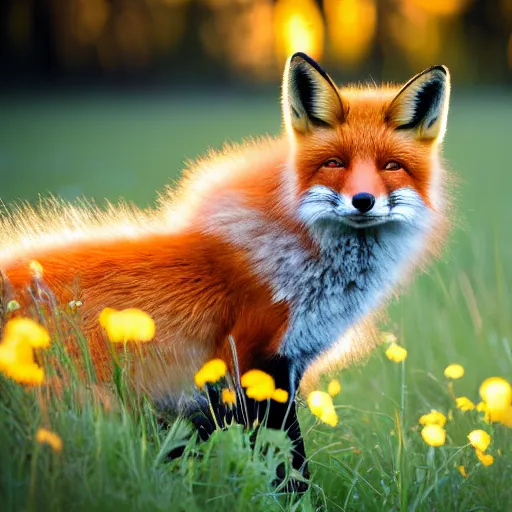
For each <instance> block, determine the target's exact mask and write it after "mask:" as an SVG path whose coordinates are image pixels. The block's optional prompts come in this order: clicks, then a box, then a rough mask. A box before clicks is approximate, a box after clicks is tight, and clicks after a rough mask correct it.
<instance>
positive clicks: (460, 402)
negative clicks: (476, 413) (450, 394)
mask: <svg viewBox="0 0 512 512" xmlns="http://www.w3.org/2000/svg"><path fill="white" fill-rule="evenodd" d="M455 403H456V404H457V408H459V409H460V410H461V411H463V412H465V411H471V410H473V409H474V408H475V404H474V403H473V402H472V401H471V400H470V399H469V398H468V397H466V396H459V397H458V398H456V399H455Z"/></svg>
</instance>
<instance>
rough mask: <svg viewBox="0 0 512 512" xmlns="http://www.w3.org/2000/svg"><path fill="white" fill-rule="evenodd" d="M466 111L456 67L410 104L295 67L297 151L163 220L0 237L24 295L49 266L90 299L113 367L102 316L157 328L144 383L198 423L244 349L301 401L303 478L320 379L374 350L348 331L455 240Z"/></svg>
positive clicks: (406, 98)
mask: <svg viewBox="0 0 512 512" xmlns="http://www.w3.org/2000/svg"><path fill="white" fill-rule="evenodd" d="M449 95H450V76H449V72H448V70H447V68H446V67H444V66H433V67H431V68H429V69H427V70H425V71H423V72H422V73H420V74H418V75H416V76H415V77H414V78H412V79H411V80H410V81H409V82H407V83H406V84H405V85H404V86H403V87H401V88H398V87H393V86H383V87H375V86H368V87H360V86H351V87H342V88H338V87H337V86H336V85H335V84H334V82H333V81H332V80H331V78H330V77H329V76H328V75H327V74H326V73H325V72H324V71H323V70H322V69H321V67H320V66H319V65H318V64H317V63H316V62H315V61H314V60H312V59H311V58H310V57H308V56H307V55H305V54H303V53H296V54H294V55H293V56H291V57H290V59H289V60H288V62H287V64H286V68H285V72H284V80H283V95H282V107H283V117H284V132H285V133H284V135H283V136H282V137H280V138H275V139H274V138H266V139H261V140H256V141H253V142H249V143H246V144H244V145H241V146H235V147H230V148H228V149H226V150H225V151H224V152H221V153H217V154H212V155H210V156H208V157H207V158H205V159H202V160H199V161H198V162H197V163H196V164H195V165H194V166H193V167H192V168H191V169H189V170H187V171H186V173H185V175H184V177H183V179H182V180H181V183H180V184H179V186H178V187H177V189H176V190H172V191H171V190H169V191H168V192H166V194H165V195H163V196H162V197H161V198H160V203H159V206H158V208H156V209H154V210H144V211H142V210H138V209H136V208H135V207H130V206H126V205H125V206H120V207H116V208H114V207H112V208H110V209H109V210H108V211H99V210H95V209H92V208H80V207H75V206H67V205H61V204H59V203H57V202H51V203H48V204H47V205H46V206H45V207H43V209H42V211H36V210H30V209H24V210H23V209H22V211H21V212H19V213H17V214H12V215H11V216H9V217H7V218H5V219H4V221H3V224H2V225H1V228H0V229H1V232H2V234H1V237H2V249H1V252H0V268H1V269H2V271H3V273H4V275H5V276H6V279H7V281H8V282H9V283H10V284H11V286H12V287H13V289H15V290H17V292H18V293H19V294H21V295H22V294H23V293H24V292H23V291H24V290H25V289H26V285H27V284H28V283H29V282H30V281H31V272H30V270H29V265H28V263H29V262H30V261H31V260H34V259H35V260H37V261H38V262H40V263H41V265H42V267H43V269H44V279H45V282H46V283H47V284H48V286H49V287H50V288H51V289H52V290H53V291H54V293H55V296H56V297H57V300H59V301H60V302H61V303H63V304H67V303H68V302H69V301H71V300H75V301H76V300H80V301H82V303H83V306H82V307H81V318H82V322H83V327H84V330H85V332H86V334H87V336H88V338H89V340H90V345H91V350H92V351H93V353H94V357H95V358H96V362H97V364H98V367H101V365H102V358H103V357H104V355H105V354H104V353H103V352H102V349H101V347H102V346H103V345H102V343H100V341H99V340H102V339H103V333H102V331H101V327H100V324H99V322H98V317H99V314H100V311H101V310H102V309H103V308H105V307H107V306H108V307H112V308H117V309H124V308H128V307H138V308H140V309H142V310H144V311H146V312H147V313H149V314H150V315H151V316H152V317H153V319H154V320H155V323H156V336H155V339H154V341H153V342H151V343H150V345H151V346H150V347H149V348H151V349H152V350H149V349H148V350H147V351H145V352H144V354H143V355H142V356H140V357H138V358H137V360H136V363H135V369H134V376H133V378H134V383H135V384H136V385H137V386H138V387H139V388H140V389H142V390H144V391H145V392H147V393H149V395H150V396H152V397H153V399H154V400H155V401H157V402H162V403H167V404H169V405H171V406H173V407H176V408H179V409H180V410H182V411H186V412H187V413H192V412H194V410H195V409H198V408H200V407H201V406H200V404H201V402H200V401H198V399H197V398H196V397H195V396H194V394H193V393H190V392H189V391H188V390H189V389H190V388H191V387H192V383H193V375H194V373H195V372H196V371H197V370H198V369H199V368H200V367H201V366H202V364H203V363H204V362H205V361H207V360H209V359H211V358H214V357H221V358H223V359H224V360H226V361H231V360H232V355H231V351H230V347H229V343H228V337H229V336H232V337H233V339H234V340H235V343H236V352H237V355H238V361H239V369H240V371H241V372H245V371H246V370H249V369H252V368H260V369H263V370H265V371H267V372H269V373H271V374H272V375H273V377H274V378H275V380H276V385H277V386H278V387H280V388H285V389H287V390H288V391H289V397H290V398H289V403H287V404H278V403H274V402H273V403H272V405H271V406H270V412H269V414H268V425H269V426H270V427H276V428H280V427H281V424H282V422H283V420H285V426H286V428H287V429H288V432H289V435H290V437H291V438H292V439H293V440H294V441H295V447H296V448H295V450H296V453H295V455H294V461H293V465H294V466H295V467H297V468H300V467H302V468H303V469H304V466H303V465H304V462H305V453H304V446H303V442H302V439H301V434H300V429H299V426H298V422H297V416H296V411H295V402H294V399H295V394H296V391H297V388H298V386H299V383H300V381H301V379H302V377H303V375H304V372H305V371H306V370H307V369H308V368H309V367H311V365H313V364H314V363H315V361H317V360H318V358H320V357H321V356H322V355H325V354H326V353H328V352H329V351H333V350H334V351H337V353H338V354H341V356H342V358H344V359H345V361H349V360H352V359H354V358H357V357H358V356H359V354H361V353H363V352H366V351H368V350H369V349H371V348H372V347H373V345H374V342H373V341H367V340H358V339H356V338H350V337H349V338H347V336H346V335H347V333H348V332H350V330H351V329H353V328H354V326H357V325H358V324H360V323H361V322H364V320H365V318H368V316H369V315H371V314H372V313H373V312H374V311H375V310H376V309H378V308H380V307H381V305H382V304H383V303H384V302H385V301H386V299H388V298H389V297H390V296H391V295H392V294H393V293H394V292H395V291H396V290H397V287H398V286H399V285H400V284H401V283H403V281H404V279H405V278H406V277H407V276H408V275H410V274H411V272H412V271H413V270H414V269H418V268H419V267H422V266H423V265H424V264H425V263H426V262H427V261H428V260H429V258H430V257H432V256H435V255H437V254H438V250H439V248H440V245H441V242H442V240H443V239H444V235H445V233H446V230H447V226H448V221H447V217H448V215H447V213H446V212H447V207H446V204H445V203H446V200H445V188H446V187H445V184H446V176H445V174H446V171H445V170H444V169H443V166H442V163H441V160H440V154H439V153H440V143H441V142H442V140H443V136H444V133H445V129H446V121H447V114H448V102H449ZM340 340H341V341H340ZM340 343H341V345H340ZM264 408H265V407H263V406H262V407H261V408H259V409H258V408H254V410H255V411H256V412H254V415H255V417H256V416H258V417H261V414H262V410H263V409H264ZM263 412H264V411H263ZM252 419H255V418H254V417H253V418H252ZM203 427H204V425H203ZM206 430H207V429H206Z"/></svg>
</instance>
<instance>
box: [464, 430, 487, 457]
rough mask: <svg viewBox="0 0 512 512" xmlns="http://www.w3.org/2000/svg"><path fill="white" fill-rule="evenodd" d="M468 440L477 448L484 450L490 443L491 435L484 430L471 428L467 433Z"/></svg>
mask: <svg viewBox="0 0 512 512" xmlns="http://www.w3.org/2000/svg"><path fill="white" fill-rule="evenodd" d="M468 439H469V442H470V443H471V444H472V445H473V446H474V447H475V448H477V449H478V450H480V451H482V452H485V450H487V448H488V447H489V444H490V443H491V436H490V435H489V434H488V433H487V432H486V431H485V430H473V431H472V432H470V433H469V435H468Z"/></svg>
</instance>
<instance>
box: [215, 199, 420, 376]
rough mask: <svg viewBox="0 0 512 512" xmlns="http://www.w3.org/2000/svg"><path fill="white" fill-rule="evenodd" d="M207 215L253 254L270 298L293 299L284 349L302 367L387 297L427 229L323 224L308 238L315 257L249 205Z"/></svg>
mask: <svg viewBox="0 0 512 512" xmlns="http://www.w3.org/2000/svg"><path fill="white" fill-rule="evenodd" d="M226 211H228V212H229V214H226ZM209 220H210V222H211V224H210V226H209V229H208V230H209V231H210V232H215V233H216V234H222V236H223V237H226V238H227V239H229V240H230V241H231V243H234V244H235V245H237V246H239V247H242V248H243V249H245V250H246V251H247V252H248V255H249V257H250V259H251V261H252V263H253V265H254V270H255V271H256V273H257V274H259V275H260V276H261V278H262V279H264V280H265V281H266V282H267V283H268V284H269V285H270V286H271V288H272V290H273V300H274V301H275V302H279V301H282V300H286V301H287V302H288V303H289V304H290V313H291V316H290V322H289V326H288V329H287V331H286V334H285V336H284V338H283V341H282V342H281V345H280V352H281V353H282V354H283V355H285V356H287V357H289V358H290V359H292V360H293V361H294V363H295V365H296V367H297V368H298V369H302V370H304V369H305V368H306V367H307V366H308V365H309V364H310V363H311V362H312V360H313V359H315V358H316V357H317V356H319V355H320V354H322V353H323V352H324V351H326V350H327V349H329V348H330V347H331V346H332V345H333V344H334V343H335V342H336V341H337V340H338V339H340V338H341V337H342V335H343V334H344V333H345V331H346V330H347V329H348V328H349V327H351V326H352V325H353V324H354V323H355V322H356V321H358V320H359V319H361V318H362V317H363V316H365V315H367V314H368V313H369V312H371V311H372V310H373V309H375V308H376V307H377V306H378V305H379V303H381V302H382V300H383V299H384V298H385V297H386V296H389V295H390V293H391V292H392V290H393V289H394V288H395V287H396V285H397V283H398V282H399V281H400V278H401V277H402V275H403V274H404V273H405V270H406V267H407V265H408V263H409V262H410V261H414V260H415V259H416V258H417V256H416V253H417V252H419V251H420V250H421V248H422V241H423V240H424V239H425V238H426V236H425V235H426V232H425V231H426V230H427V229H426V224H424V223H419V224H411V223H388V224H384V225H380V226H377V227H374V228H368V229H353V228H348V227H346V226H344V225H342V224H341V223H332V224H325V225H324V226H320V227H319V229H318V230H315V232H314V233H312V235H311V236H312V237H314V239H315V243H316V244H317V245H318V251H315V254H313V253H310V252H309V251H308V250H306V249H305V248H304V247H303V245H301V243H300V241H299V238H298V237H297V235H296V234H295V233H292V232H289V231H287V230H285V229H284V228H283V227H282V226H280V225H277V224H275V223H272V222H269V220H267V219H266V218H265V217H264V216H262V215H261V214H259V213H258V212H255V211H254V210H250V209H247V208H245V207H240V206H238V207H236V206H234V205H231V207H230V208H229V210H228V209H223V210H222V211H218V213H217V212H216V214H213V215H211V216H210V218H209ZM421 224H423V225H421ZM420 226H421V227H420Z"/></svg>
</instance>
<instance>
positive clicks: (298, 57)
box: [290, 52, 318, 68]
mask: <svg viewBox="0 0 512 512" xmlns="http://www.w3.org/2000/svg"><path fill="white" fill-rule="evenodd" d="M301 60H304V61H306V62H307V63H308V64H310V65H311V66H313V67H315V68H316V67H318V64H317V63H316V62H315V60H314V59H312V58H311V57H310V56H309V55H306V54H305V53H303V52H295V53H294V54H293V55H292V56H291V57H290V64H293V63H294V62H295V61H301Z"/></svg>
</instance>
